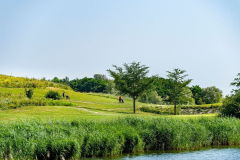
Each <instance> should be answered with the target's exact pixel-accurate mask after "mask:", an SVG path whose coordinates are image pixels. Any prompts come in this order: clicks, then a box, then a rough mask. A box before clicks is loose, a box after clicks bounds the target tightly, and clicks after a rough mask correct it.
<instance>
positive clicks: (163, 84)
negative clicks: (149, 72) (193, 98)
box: [154, 77, 170, 99]
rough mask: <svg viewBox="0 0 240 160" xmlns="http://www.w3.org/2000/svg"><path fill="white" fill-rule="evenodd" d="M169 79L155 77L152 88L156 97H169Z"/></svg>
mask: <svg viewBox="0 0 240 160" xmlns="http://www.w3.org/2000/svg"><path fill="white" fill-rule="evenodd" d="M169 82H170V80H169V79H165V78H162V77H156V79H155V81H154V87H155V90H156V91H157V93H158V95H159V96H161V98H163V99H165V98H166V97H168V96H169V93H168V91H169V89H170V86H169Z"/></svg>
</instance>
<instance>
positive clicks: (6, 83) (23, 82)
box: [0, 74, 71, 90]
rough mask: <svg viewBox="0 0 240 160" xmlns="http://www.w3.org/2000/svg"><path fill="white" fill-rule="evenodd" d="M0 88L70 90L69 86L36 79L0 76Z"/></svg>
mask: <svg viewBox="0 0 240 160" xmlns="http://www.w3.org/2000/svg"><path fill="white" fill-rule="evenodd" d="M0 87H6V88H46V87H55V88H62V89H67V90H68V89H71V88H70V87H69V86H67V85H64V84H60V83H53V82H50V81H47V80H45V79H41V80H39V79H36V78H24V77H13V76H7V75H2V74H0Z"/></svg>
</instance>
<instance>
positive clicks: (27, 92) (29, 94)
mask: <svg viewBox="0 0 240 160" xmlns="http://www.w3.org/2000/svg"><path fill="white" fill-rule="evenodd" d="M25 94H26V96H27V97H28V98H29V99H32V96H33V90H32V89H29V90H27V89H25Z"/></svg>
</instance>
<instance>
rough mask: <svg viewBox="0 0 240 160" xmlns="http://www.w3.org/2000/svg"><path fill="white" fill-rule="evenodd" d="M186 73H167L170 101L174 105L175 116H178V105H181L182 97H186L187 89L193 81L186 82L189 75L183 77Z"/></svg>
mask: <svg viewBox="0 0 240 160" xmlns="http://www.w3.org/2000/svg"><path fill="white" fill-rule="evenodd" d="M185 72H186V71H185V70H180V69H178V68H177V69H174V70H173V72H170V71H167V73H168V75H167V77H168V78H169V79H170V81H169V86H170V87H169V88H170V89H169V90H168V91H169V99H168V101H170V102H172V103H174V114H175V115H176V114H177V104H179V103H180V99H181V97H183V96H185V94H186V93H185V92H184V90H185V87H186V86H187V85H188V84H190V82H191V81H192V80H191V79H188V80H184V78H185V77H186V76H188V75H187V74H185V75H183V74H184V73H185Z"/></svg>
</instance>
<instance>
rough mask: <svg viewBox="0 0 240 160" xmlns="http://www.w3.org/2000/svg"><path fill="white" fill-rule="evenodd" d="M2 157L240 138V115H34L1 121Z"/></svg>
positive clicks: (107, 152) (87, 153)
mask: <svg viewBox="0 0 240 160" xmlns="http://www.w3.org/2000/svg"><path fill="white" fill-rule="evenodd" d="M0 141H1V143H0V157H1V158H2V159H8V158H14V159H28V158H29V159H62V158H63V157H64V158H65V159H70V158H73V159H78V158H81V157H98V156H112V155H117V154H121V153H129V152H139V151H143V150H160V149H161V150H162V149H176V150H181V149H194V148H198V147H202V146H210V145H238V144H240V121H239V120H238V119H235V118H218V117H215V118H206V117H205V118H194V119H191V118H188V119H179V118H151V119H149V118H146V117H145V118H144V117H125V118H117V119H111V120H103V121H98V120H84V119H75V120H69V119H64V120H42V119H31V120H21V121H13V122H4V123H3V122H1V123H0Z"/></svg>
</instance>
